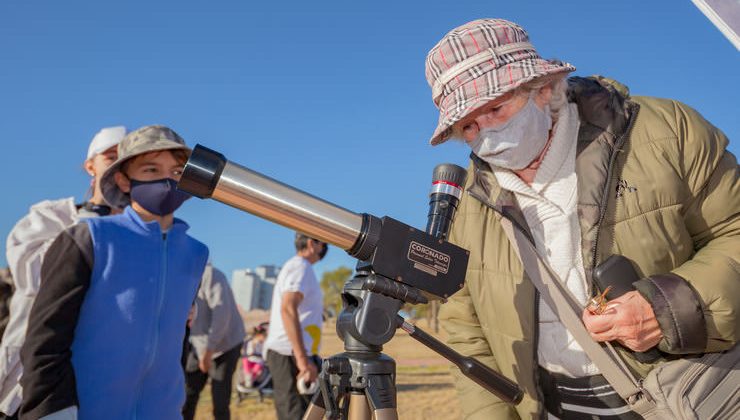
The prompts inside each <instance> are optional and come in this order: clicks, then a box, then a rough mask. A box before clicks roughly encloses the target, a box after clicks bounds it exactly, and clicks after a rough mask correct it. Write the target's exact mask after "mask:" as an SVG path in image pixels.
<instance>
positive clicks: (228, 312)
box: [182, 264, 245, 420]
mask: <svg viewBox="0 0 740 420" xmlns="http://www.w3.org/2000/svg"><path fill="white" fill-rule="evenodd" d="M244 337H245V332H244V323H243V322H242V318H241V316H240V315H239V311H238V310H237V308H236V302H235V301H234V294H233V293H232V291H231V286H229V282H228V280H227V279H226V276H225V275H224V273H223V272H221V270H218V269H216V268H214V267H213V266H212V265H210V264H209V265H207V266H206V270H205V272H204V273H203V279H202V280H201V283H200V289H199V290H198V297H197V298H196V299H195V315H194V317H193V320H192V323H191V324H190V344H191V346H190V352H189V355H188V358H187V362H186V363H185V397H186V399H185V405H184V406H183V409H182V414H183V417H184V418H185V419H186V420H190V419H192V418H193V417H195V408H196V406H197V404H198V398H199V397H200V392H201V391H202V390H203V387H204V386H205V385H206V382H207V381H208V378H211V397H212V400H213V417H214V418H215V419H216V420H223V419H229V418H230V417H231V412H230V410H229V402H230V401H231V383H232V378H233V377H234V370H235V369H236V364H237V362H238V361H239V356H240V352H241V347H242V343H243V341H244Z"/></svg>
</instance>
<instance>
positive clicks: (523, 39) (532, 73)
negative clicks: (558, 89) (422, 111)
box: [426, 19, 575, 145]
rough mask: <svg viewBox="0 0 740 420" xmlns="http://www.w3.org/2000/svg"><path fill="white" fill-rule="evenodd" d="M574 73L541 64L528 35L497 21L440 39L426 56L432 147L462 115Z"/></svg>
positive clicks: (557, 64) (564, 65) (559, 66)
mask: <svg viewBox="0 0 740 420" xmlns="http://www.w3.org/2000/svg"><path fill="white" fill-rule="evenodd" d="M574 70H575V67H573V66H572V65H570V64H568V63H563V62H559V61H555V60H545V59H542V58H541V57H540V56H539V54H538V53H537V51H536V50H535V49H534V47H533V46H532V45H531V44H530V43H529V37H528V36H527V33H526V32H525V31H524V29H522V28H521V27H520V26H518V25H516V24H515V23H512V22H509V21H506V20H502V19H481V20H476V21H473V22H470V23H467V24H465V25H463V26H461V27H459V28H456V29H454V30H452V31H451V32H449V33H448V34H447V35H445V37H444V38H442V40H441V41H440V42H439V43H438V44H437V45H435V46H434V48H432V49H431V51H430V52H429V54H428V55H427V61H426V77H427V81H428V82H429V85H430V86H431V87H432V95H433V100H434V103H435V105H437V107H438V108H439V111H440V114H439V121H438V124H437V128H436V129H435V130H434V134H433V135H432V138H431V139H430V143H431V144H433V145H437V144H440V143H442V142H444V141H446V140H447V139H449V137H450V134H451V132H452V130H451V128H452V126H453V125H454V124H455V123H456V122H458V121H460V120H461V119H462V118H464V117H465V116H466V115H468V114H469V113H471V112H472V111H474V110H476V109H477V108H479V107H481V106H483V105H485V104H486V103H488V102H489V101H492V100H494V99H496V98H498V97H500V96H502V95H504V94H505V93H507V92H510V91H512V90H514V89H516V88H517V87H519V86H521V85H523V84H525V83H527V82H530V81H532V80H534V79H537V78H539V77H542V76H548V75H553V74H558V73H568V72H572V71H574Z"/></svg>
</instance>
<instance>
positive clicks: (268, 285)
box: [231, 265, 280, 311]
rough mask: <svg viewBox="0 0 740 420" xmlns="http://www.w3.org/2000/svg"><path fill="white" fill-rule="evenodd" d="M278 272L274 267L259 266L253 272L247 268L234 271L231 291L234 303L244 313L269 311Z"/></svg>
mask: <svg viewBox="0 0 740 420" xmlns="http://www.w3.org/2000/svg"><path fill="white" fill-rule="evenodd" d="M278 272H280V269H279V268H278V267H275V266H274V265H261V266H259V267H257V268H256V269H254V271H252V270H251V269H249V268H247V269H241V270H234V272H233V274H232V276H231V289H232V290H233V291H234V299H235V300H236V303H237V304H238V305H239V306H241V307H242V309H243V310H245V311H251V310H252V309H270V303H271V302H272V290H273V289H274V288H275V282H276V281H277V275H278Z"/></svg>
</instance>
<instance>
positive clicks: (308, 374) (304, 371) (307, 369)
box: [296, 356, 319, 383]
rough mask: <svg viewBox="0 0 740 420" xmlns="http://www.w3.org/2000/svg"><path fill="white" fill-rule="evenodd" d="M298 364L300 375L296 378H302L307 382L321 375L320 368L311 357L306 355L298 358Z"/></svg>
mask: <svg viewBox="0 0 740 420" xmlns="http://www.w3.org/2000/svg"><path fill="white" fill-rule="evenodd" d="M296 365H298V375H297V376H296V378H298V379H301V380H303V381H304V382H306V383H312V382H315V381H316V378H318V376H319V369H318V368H317V367H316V365H315V364H314V363H313V362H312V361H311V359H309V358H308V357H306V356H303V357H300V358H296Z"/></svg>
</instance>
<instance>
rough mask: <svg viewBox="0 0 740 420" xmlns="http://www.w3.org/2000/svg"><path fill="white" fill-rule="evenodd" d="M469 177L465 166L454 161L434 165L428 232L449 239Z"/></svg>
mask: <svg viewBox="0 0 740 420" xmlns="http://www.w3.org/2000/svg"><path fill="white" fill-rule="evenodd" d="M467 178H468V172H467V171H466V170H465V168H462V167H460V166H457V165H454V164H452V163H442V164H439V165H437V166H435V167H434V172H433V174H432V192H431V193H430V194H429V214H428V216H427V217H428V219H427V233H428V234H430V235H433V236H435V237H437V238H441V239H444V240H446V239H447V235H448V234H449V231H450V226H451V225H452V219H453V218H454V217H455V211H456V210H457V205H458V203H459V202H460V199H462V194H463V188H464V187H465V180H466V179H467Z"/></svg>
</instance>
